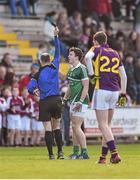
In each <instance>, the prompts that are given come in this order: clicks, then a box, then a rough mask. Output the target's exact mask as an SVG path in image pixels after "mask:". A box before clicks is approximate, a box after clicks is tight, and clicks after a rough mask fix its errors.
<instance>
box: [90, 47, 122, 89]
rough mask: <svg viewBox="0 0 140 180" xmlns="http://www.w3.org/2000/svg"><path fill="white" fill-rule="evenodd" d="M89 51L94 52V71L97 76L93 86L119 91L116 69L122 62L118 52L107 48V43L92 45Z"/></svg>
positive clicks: (118, 77) (118, 78) (117, 71)
mask: <svg viewBox="0 0 140 180" xmlns="http://www.w3.org/2000/svg"><path fill="white" fill-rule="evenodd" d="M90 51H93V53H94V57H93V67H94V72H95V75H96V76H98V77H99V79H97V81H96V86H95V88H96V89H104V90H109V91H119V90H120V76H119V70H118V69H119V67H120V66H122V65H123V64H122V61H121V58H120V56H119V54H118V52H117V51H115V50H113V49H111V48H109V46H108V44H104V45H101V46H93V47H92V48H91V49H90Z"/></svg>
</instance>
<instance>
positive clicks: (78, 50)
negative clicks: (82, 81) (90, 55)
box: [69, 47, 83, 61]
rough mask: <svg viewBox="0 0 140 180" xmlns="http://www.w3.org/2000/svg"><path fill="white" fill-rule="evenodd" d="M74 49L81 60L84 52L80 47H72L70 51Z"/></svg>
mask: <svg viewBox="0 0 140 180" xmlns="http://www.w3.org/2000/svg"><path fill="white" fill-rule="evenodd" d="M71 51H73V52H74V53H75V56H78V57H79V61H82V58H83V52H82V50H81V49H80V48H77V47H71V48H70V49H69V52H71Z"/></svg>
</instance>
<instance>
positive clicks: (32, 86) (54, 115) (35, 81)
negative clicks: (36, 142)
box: [28, 27, 64, 159]
mask: <svg viewBox="0 0 140 180" xmlns="http://www.w3.org/2000/svg"><path fill="white" fill-rule="evenodd" d="M58 33H59V29H58V28H57V27H55V29H54V41H55V55H54V59H53V61H52V62H51V61H50V55H49V54H48V53H43V54H42V55H41V57H40V64H41V68H40V70H39V72H38V73H36V75H35V77H33V78H32V79H31V80H30V82H29V84H28V91H29V92H30V93H31V94H35V95H36V96H40V101H39V121H42V122H43V124H44V127H45V142H46V146H47V149H48V154H49V159H55V156H54V154H53V134H54V137H55V141H56V144H57V147H58V156H57V159H64V157H63V152H62V134H61V130H60V118H61V108H62V101H61V97H60V95H59V81H58V80H59V76H58V74H59V63H60V42H59V39H58Z"/></svg>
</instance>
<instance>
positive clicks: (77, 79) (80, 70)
mask: <svg viewBox="0 0 140 180" xmlns="http://www.w3.org/2000/svg"><path fill="white" fill-rule="evenodd" d="M84 79H88V74H87V69H86V66H84V65H83V64H81V63H79V64H77V66H76V67H71V68H70V70H69V72H68V80H69V87H70V98H69V100H70V103H74V102H78V101H80V97H81V94H82V90H83V85H82V80H84ZM88 103H89V97H88V95H87V96H86V98H85V99H84V102H83V104H88Z"/></svg>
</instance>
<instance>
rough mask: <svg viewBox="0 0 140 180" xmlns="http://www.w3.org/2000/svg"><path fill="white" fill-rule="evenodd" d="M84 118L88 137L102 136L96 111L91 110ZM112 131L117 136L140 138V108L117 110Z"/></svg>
mask: <svg viewBox="0 0 140 180" xmlns="http://www.w3.org/2000/svg"><path fill="white" fill-rule="evenodd" d="M84 117H85V134H86V136H87V137H93V136H94V137H95V136H97V137H98V136H101V132H100V130H99V128H98V124H97V120H96V116H95V111H93V110H91V109H90V108H89V109H88V110H87V112H86V113H85V115H84ZM112 131H113V134H114V135H115V136H121V137H123V136H124V137H126V136H140V107H130V108H117V109H116V110H115V113H114V117H113V120H112Z"/></svg>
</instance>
